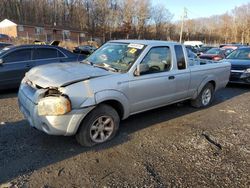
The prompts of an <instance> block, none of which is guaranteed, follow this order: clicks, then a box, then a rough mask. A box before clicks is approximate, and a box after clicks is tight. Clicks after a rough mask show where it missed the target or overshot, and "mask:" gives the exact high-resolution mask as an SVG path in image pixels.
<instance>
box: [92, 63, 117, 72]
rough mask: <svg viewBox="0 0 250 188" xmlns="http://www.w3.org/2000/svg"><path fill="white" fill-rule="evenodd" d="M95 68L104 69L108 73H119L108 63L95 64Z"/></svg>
mask: <svg viewBox="0 0 250 188" xmlns="http://www.w3.org/2000/svg"><path fill="white" fill-rule="evenodd" d="M93 66H94V67H98V68H102V69H104V70H107V71H113V72H119V71H120V70H119V69H116V68H114V67H111V65H109V64H107V63H102V64H93Z"/></svg>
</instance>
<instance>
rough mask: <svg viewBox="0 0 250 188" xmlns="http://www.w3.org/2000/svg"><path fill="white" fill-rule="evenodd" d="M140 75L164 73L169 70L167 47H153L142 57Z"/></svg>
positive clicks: (169, 59)
mask: <svg viewBox="0 0 250 188" xmlns="http://www.w3.org/2000/svg"><path fill="white" fill-rule="evenodd" d="M140 67H142V68H141V70H140V74H142V75H143V74H151V73H159V72H166V71H169V70H170V69H171V53H170V49H169V47H165V46H164V47H154V48H151V50H150V51H149V52H148V54H147V55H146V56H145V57H144V59H143V60H142V62H141V65H140Z"/></svg>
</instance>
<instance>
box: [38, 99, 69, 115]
mask: <svg viewBox="0 0 250 188" xmlns="http://www.w3.org/2000/svg"><path fill="white" fill-rule="evenodd" d="M70 111H71V102H70V100H69V99H68V98H67V97H65V96H50V97H45V98H43V99H40V101H39V102H38V115H40V116H60V115H64V114H66V113H68V112H70Z"/></svg>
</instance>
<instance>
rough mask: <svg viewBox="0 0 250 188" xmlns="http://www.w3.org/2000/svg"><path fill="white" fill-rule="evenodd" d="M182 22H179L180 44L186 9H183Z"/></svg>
mask: <svg viewBox="0 0 250 188" xmlns="http://www.w3.org/2000/svg"><path fill="white" fill-rule="evenodd" d="M181 18H182V22H181V32H180V43H181V42H182V32H183V26H184V19H185V18H187V8H186V7H184V9H183V14H182V17H181Z"/></svg>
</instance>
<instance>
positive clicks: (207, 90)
mask: <svg viewBox="0 0 250 188" xmlns="http://www.w3.org/2000/svg"><path fill="white" fill-rule="evenodd" d="M213 98H214V86H213V84H211V83H207V84H206V85H205V86H204V87H203V89H202V90H201V92H200V93H199V95H198V96H197V98H196V99H194V100H192V101H191V105H192V106H193V107H195V108H204V107H207V106H209V105H210V104H211V103H212V101H213Z"/></svg>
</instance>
